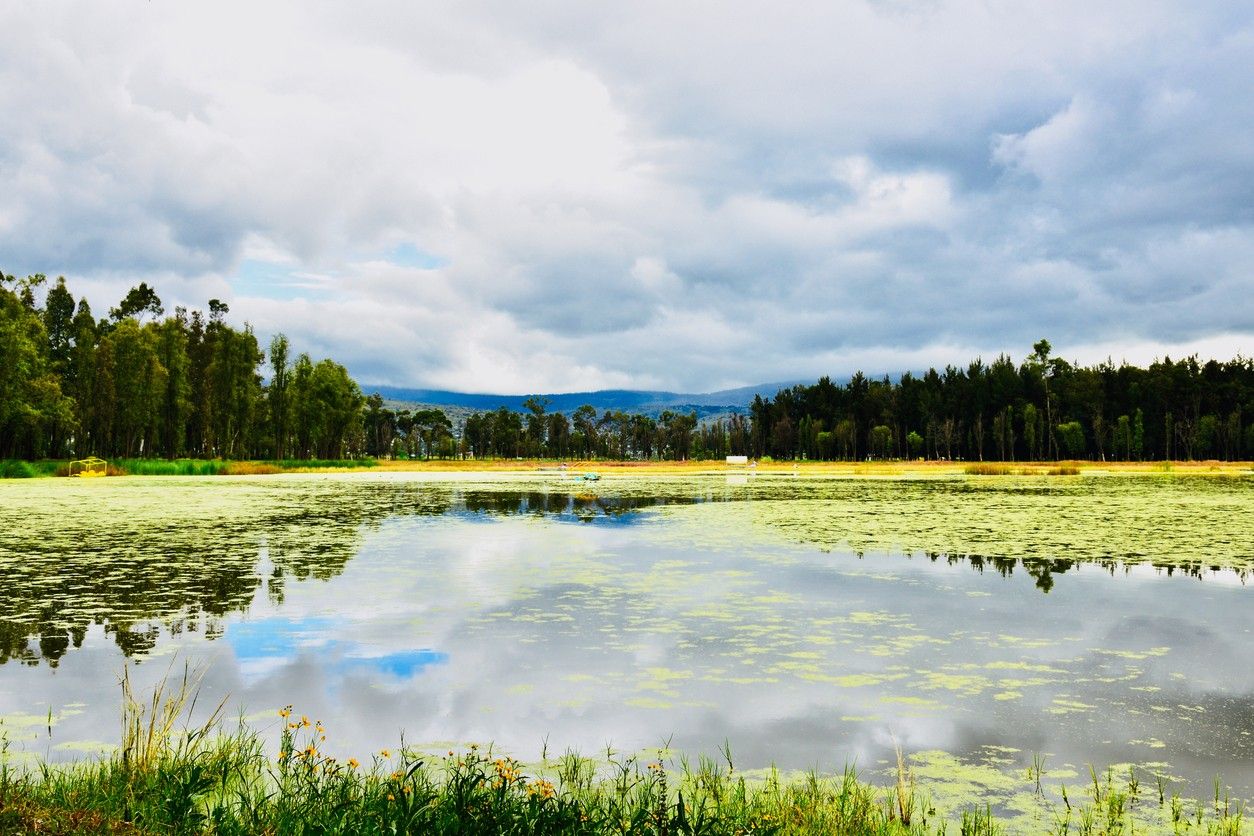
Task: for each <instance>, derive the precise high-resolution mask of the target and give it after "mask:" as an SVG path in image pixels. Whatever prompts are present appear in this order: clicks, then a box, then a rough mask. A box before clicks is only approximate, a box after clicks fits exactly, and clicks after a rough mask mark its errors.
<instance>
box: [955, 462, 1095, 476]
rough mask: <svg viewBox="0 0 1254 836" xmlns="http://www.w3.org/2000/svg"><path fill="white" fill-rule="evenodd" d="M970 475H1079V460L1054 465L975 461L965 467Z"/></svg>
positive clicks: (964, 470)
mask: <svg viewBox="0 0 1254 836" xmlns="http://www.w3.org/2000/svg"><path fill="white" fill-rule="evenodd" d="M962 472H963V473H965V474H967V475H968V476H1079V475H1080V465H1079V463H1078V462H1059V463H1058V464H1056V465H1054V466H1052V467H1032V466H1016V465H1010V464H1005V463H1003V462H974V463H972V464H968V465H966V466H965V467H963V469H962Z"/></svg>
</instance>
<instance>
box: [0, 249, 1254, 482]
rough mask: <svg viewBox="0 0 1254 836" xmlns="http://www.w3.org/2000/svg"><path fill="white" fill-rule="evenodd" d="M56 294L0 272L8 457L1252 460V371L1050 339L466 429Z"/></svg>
mask: <svg viewBox="0 0 1254 836" xmlns="http://www.w3.org/2000/svg"><path fill="white" fill-rule="evenodd" d="M48 284H49V283H48V280H47V278H46V277H45V276H43V275H41V274H36V275H33V276H27V277H26V278H25V279H20V280H19V279H17V278H15V277H13V276H6V275H4V274H3V273H0V458H28V459H34V458H68V457H81V456H87V455H99V456H103V457H106V458H108V457H141V456H144V457H158V456H159V457H166V458H176V457H183V456H190V457H207V458H231V459H241V458H275V459H302V458H346V457H357V456H375V457H395V456H402V457H410V458H454V457H462V458H465V457H473V458H518V457H534V458H540V457H543V458H573V459H594V458H603V459H640V460H649V459H675V460H679V459H715V458H722V457H723V456H726V455H747V456H752V457H756V458H761V457H765V456H771V457H774V458H778V459H814V460H838V459H843V460H862V459H867V458H881V459H887V458H930V459H965V460H973V461H982V460H1000V461H1009V460H1056V459H1081V458H1090V459H1114V460H1141V459H1196V458H1215V459H1242V458H1254V361H1251V360H1249V359H1246V358H1242V357H1237V358H1235V359H1233V360H1231V361H1228V362H1217V361H1214V360H1211V361H1208V362H1206V363H1201V362H1200V361H1199V360H1198V359H1197V358H1196V357H1189V358H1186V359H1183V360H1180V361H1175V362H1173V361H1172V360H1171V359H1170V358H1167V359H1163V360H1160V361H1156V362H1155V363H1153V364H1151V365H1150V366H1149V367H1148V368H1139V367H1137V366H1132V365H1129V364H1126V363H1124V364H1121V365H1119V366H1115V365H1114V364H1112V363H1110V362H1106V363H1101V364H1098V365H1095V366H1091V367H1085V366H1080V365H1074V364H1071V363H1068V362H1067V361H1065V360H1063V359H1061V358H1059V357H1056V356H1054V355H1053V353H1052V347H1051V346H1050V344H1049V342H1048V341H1046V340H1041V341H1040V342H1038V343H1037V344H1036V345H1035V346H1033V351H1032V353H1031V354H1030V355H1029V356H1028V357H1027V358H1025V359H1024V360H1023V361H1022V362H1021V363H1019V364H1018V365H1016V364H1015V363H1014V362H1013V361H1011V359H1010V358H1009V357H1008V356H1005V355H1002V356H1000V357H998V358H997V359H996V360H995V361H993V362H992V363H991V364H987V365H986V364H985V363H983V362H982V361H981V360H979V359H977V360H975V361H973V362H971V363H970V364H968V365H967V367H966V368H965V369H964V368H958V367H954V366H947V367H946V368H945V369H944V370H943V371H937V370H936V369H929V370H928V371H927V373H926V374H923V375H921V376H916V375H914V374H911V373H906V374H903V375H902V376H901V378H900V379H899V380H897V381H896V382H894V381H892V380H891V379H890V378H888V377H884V378H882V379H879V380H872V379H869V378H867V377H866V376H865V375H863V374H862V373H861V372H859V373H858V374H855V375H854V376H853V377H852V378H851V379H850V380H849V381H848V383H845V384H843V385H842V384H837V383H834V382H833V381H832V380H831V379H830V378H828V377H824V378H822V379H820V380H819V381H818V382H817V383H815V384H813V385H811V386H800V385H799V386H794V387H792V388H789V389H784V390H781V391H780V392H778V393H777V394H776V395H775V397H773V398H762V397H760V396H759V397H755V398H754V400H753V403H752V404H751V405H750V406H749V409H748V414H747V415H740V414H732V415H729V416H727V417H725V418H720V419H718V420H714V421H705V422H701V421H699V420H698V418H697V415H696V413H695V412H692V413H685V412H681V411H673V410H668V411H663V412H662V413H661V414H660V415H658V416H657V417H653V416H650V415H644V414H639V413H629V412H624V411H621V410H606V411H604V412H602V413H600V414H598V412H597V410H596V409H595V408H594V407H592V406H589V405H584V406H581V407H579V408H578V409H576V410H575V411H574V412H572V413H570V414H569V415H568V414H566V413H563V412H557V411H552V412H551V411H549V409H548V407H549V402H548V401H547V400H546V399H544V398H541V397H532V398H529V399H528V400H527V401H525V404H524V406H525V411H523V412H515V411H512V410H509V409H507V408H505V407H501V408H499V409H497V410H495V411H490V412H477V413H473V414H471V415H469V416H468V417H466V419H465V420H464V421H463V422H462V423H461V425H460V426H457V425H455V424H454V422H453V421H452V420H450V418H449V417H448V415H447V414H445V412H444V411H443V410H440V409H422V408H420V409H416V410H403V409H402V410H393V409H389V408H387V407H385V406H384V401H383V399H382V398H381V397H380V396H379V395H378V394H374V395H371V396H369V397H364V396H363V395H362V392H361V389H360V387H359V386H358V385H357V383H356V382H355V381H354V380H353V379H352V378H351V377H350V376H349V374H348V372H347V371H346V370H345V368H344V367H343V366H341V365H339V364H338V363H335V362H333V361H331V360H329V359H323V360H319V361H317V362H314V361H313V360H312V359H311V358H310V357H309V355H308V354H299V355H297V356H296V357H295V358H293V357H292V356H291V354H292V352H291V348H290V345H289V343H288V340H287V338H286V337H285V336H283V335H282V334H278V335H276V336H275V337H274V338H273V339H272V340H271V341H270V344H269V347H268V351H263V350H262V349H261V346H260V345H259V344H258V341H257V338H256V336H255V335H254V334H253V332H252V329H251V328H250V327H249V326H248V325H245V326H244V327H243V328H242V329H237V328H234V327H232V326H230V325H229V324H227V322H226V319H225V317H226V314H227V313H229V308H228V307H227V305H226V304H224V303H222V302H220V301H218V300H216V299H211V300H209V304H208V313H207V314H206V313H203V312H201V311H199V310H193V311H188V310H186V309H184V308H181V307H180V308H175V310H174V313H173V315H170V316H166V315H165V310H164V308H163V306H162V303H161V300H160V298H159V297H158V296H157V294H156V292H155V290H153V289H152V288H151V287H149V286H148V285H147V284H146V283H141V284H139V285H137V286H136V287H134V288H132V289H131V290H130V292H128V293H127V294H126V296H125V297H124V298H123V299H122V300H121V301H120V302H119V303H118V305H117V307H114V308H111V309H110V310H109V313H108V316H107V317H103V318H99V319H97V318H96V317H95V316H94V315H93V313H92V310H91V307H90V305H89V304H88V302H87V299H86V298H81V299H78V300H75V298H74V296H73V295H72V294H71V293H70V291H69V289H68V288H67V287H66V283H65V279H64V278H60V279H58V280H57V281H56V282H55V283H52V284H51V286H50V287H47V288H46V292H44V293H43V297H44V298H43V301H42V304H40V303H39V302H38V301H37V298H38V293H37V292H38V291H41V290H43V289H44V288H45V287H46V286H47V285H48ZM263 374H268V379H265V378H263Z"/></svg>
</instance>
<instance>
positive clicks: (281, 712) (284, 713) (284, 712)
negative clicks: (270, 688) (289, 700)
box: [279, 705, 292, 719]
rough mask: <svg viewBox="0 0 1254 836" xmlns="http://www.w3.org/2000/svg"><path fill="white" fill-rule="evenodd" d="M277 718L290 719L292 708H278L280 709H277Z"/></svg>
mask: <svg viewBox="0 0 1254 836" xmlns="http://www.w3.org/2000/svg"><path fill="white" fill-rule="evenodd" d="M279 716H280V717H282V718H284V719H287V718H288V717H291V716H292V707H291V706H290V705H289V706H288V707H287V708H280V709H279Z"/></svg>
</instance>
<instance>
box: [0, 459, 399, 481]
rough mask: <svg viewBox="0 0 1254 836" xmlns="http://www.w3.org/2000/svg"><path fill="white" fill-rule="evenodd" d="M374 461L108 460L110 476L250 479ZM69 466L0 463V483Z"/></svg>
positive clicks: (49, 461)
mask: <svg viewBox="0 0 1254 836" xmlns="http://www.w3.org/2000/svg"><path fill="white" fill-rule="evenodd" d="M378 464H379V463H378V461H377V460H375V459H281V460H269V461H228V460H226V459H136V458H122V459H110V460H109V465H108V471H107V472H108V475H109V476H253V475H259V474H266V473H284V472H289V471H295V472H301V471H308V470H330V469H340V470H348V469H353V468H361V467H377V466H378ZM69 475H70V469H69V462H67V461H59V460H54V459H43V460H39V461H23V460H21V459H4V460H0V479H30V478H33V477H36V476H69Z"/></svg>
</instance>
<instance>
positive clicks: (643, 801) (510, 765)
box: [0, 670, 1249, 836]
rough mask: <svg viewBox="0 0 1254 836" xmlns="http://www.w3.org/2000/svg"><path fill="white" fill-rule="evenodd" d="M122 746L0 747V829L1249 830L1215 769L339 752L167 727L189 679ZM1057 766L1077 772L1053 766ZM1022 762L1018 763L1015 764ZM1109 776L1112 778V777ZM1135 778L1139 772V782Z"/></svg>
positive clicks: (991, 761) (282, 733) (174, 686)
mask: <svg viewBox="0 0 1254 836" xmlns="http://www.w3.org/2000/svg"><path fill="white" fill-rule="evenodd" d="M123 689H124V700H123V727H124V729H125V734H124V737H123V742H122V745H121V746H120V747H119V748H118V749H116V750H115V751H113V752H111V753H108V754H105V755H98V756H96V757H93V758H89V759H86V760H82V761H78V762H76V763H73V764H70V765H66V766H50V765H47V764H35V765H33V766H32V765H27V766H22V765H20V764H18V765H15V764H12V763H10V758H9V755H8V751H7V747H6V748H5V749H4V750H3V751H2V752H0V831H3V832H6V833H9V832H66V833H68V832H113V833H134V834H146V833H169V832H178V833H198V832H199V833H215V834H236V833H239V834H247V833H303V832H320V833H343V834H357V833H361V834H367V833H385V832H386V833H397V834H402V833H404V834H419V833H421V834H427V833H450V834H451V833H506V832H508V833H536V834H547V833H554V834H557V833H563V834H565V833H584V834H603V833H616V834H621V833H640V834H697V833H709V834H730V833H745V834H747V833H778V834H793V833H795V834H829V833H840V834H853V836H859V835H860V834H866V835H867V836H871V834H876V835H878V836H890V835H893V834H902V836H904V834H916V835H917V836H925V835H926V834H944V833H948V832H951V828H953V829H956V830H957V831H958V832H960V833H962V834H970V836H993V834H1002V833H1011V832H1017V833H1051V834H1059V835H1060V836H1063V835H1064V834H1070V833H1073V832H1076V833H1091V834H1096V833H1101V834H1109V836H1115V835H1116V834H1125V833H1126V834H1129V835H1130V834H1133V833H1137V832H1140V833H1146V832H1151V833H1152V832H1164V833H1215V834H1234V836H1239V835H1240V834H1242V833H1246V832H1249V830H1248V828H1247V826H1246V821H1245V817H1244V812H1243V810H1242V808H1241V806H1240V805H1239V804H1237V803H1234V802H1233V801H1232V800H1230V799H1229V798H1228V797H1227V796H1226V794H1225V793H1224V791H1223V788H1222V785H1221V784H1220V783H1219V782H1218V781H1216V783H1215V790H1214V798H1213V799H1212V800H1209V801H1185V800H1183V799H1182V798H1181V797H1180V795H1179V794H1178V793H1176V792H1175V791H1173V790H1172V788H1171V782H1170V780H1169V779H1167V778H1166V777H1165V776H1163V775H1161V774H1153V775H1150V774H1138V773H1137V771H1136V769H1135V768H1131V767H1129V768H1127V769H1126V770H1122V769H1121V770H1120V771H1119V772H1118V773H1117V772H1116V769H1115V768H1114V767H1112V768H1110V769H1108V770H1106V771H1105V772H1103V773H1098V772H1097V771H1096V770H1094V769H1092V768H1091V767H1090V768H1089V770H1088V773H1089V783H1088V784H1087V785H1083V784H1081V785H1077V784H1074V783H1073V784H1072V786H1071V788H1070V790H1069V789H1068V787H1067V785H1066V784H1065V783H1061V782H1060V781H1055V780H1054V779H1053V777H1052V773H1051V771H1050V770H1047V769H1046V758H1045V756H1044V755H1041V754H1033V756H1032V760H1031V763H1030V765H1029V766H1028V768H1027V770H1026V777H1017V776H1016V774H1015V770H1013V769H1010V768H1007V765H1008V764H1012V763H1013V762H1014V760H1015V758H1014V750H1010V749H1004V748H1002V749H1000V750H998V749H996V748H990V749H989V750H988V757H987V760H986V762H984V763H980V764H971V763H965V762H962V761H959V760H956V759H954V758H952V757H951V756H948V755H945V754H944V753H936V752H923V753H919V754H918V755H916V756H913V757H910V756H907V755H906V754H904V753H903V751H902V750H901V749H900V748H899V747H898V748H897V749H896V759H895V763H894V764H892V765H891V766H888V767H886V768H884V769H882V770H878V771H875V772H871V773H865V772H864V773H861V774H860V773H858V772H856V771H855V770H853V769H852V768H846V769H845V770H843V772H838V773H835V774H824V773H820V772H818V771H817V770H811V771H808V772H803V773H781V772H780V771H778V770H776V769H774V768H771V769H767V770H751V771H749V772H744V771H738V770H737V766H736V762H735V759H734V758H733V755H732V751H731V748H730V746H727V745H725V746H724V747H723V748H722V749H721V751H720V752H719V755H718V756H717V757H713V758H711V757H705V756H702V757H699V758H697V759H696V760H695V762H694V761H693V760H691V759H689V758H688V757H686V756H683V755H676V754H675V753H673V752H671V751H670V750H669V749H667V748H663V749H659V750H656V752H654V753H651V754H648V755H645V754H643V753H642V754H634V755H633V754H616V753H614V752H613V751H612V750H611V749H608V748H607V750H606V752H605V754H604V756H603V757H602V758H599V759H592V758H587V757H582V756H580V755H578V754H576V753H573V752H568V753H566V754H563V755H560V756H557V757H550V755H549V754H548V752H547V751H546V752H544V753H543V754H542V756H541V758H540V759H539V760H538V761H537V762H534V763H529V764H527V763H522V762H520V761H518V760H516V759H514V758H512V757H509V756H508V755H505V754H501V753H498V752H496V751H495V750H494V748H493V747H492V746H486V747H480V746H478V745H475V744H472V745H470V746H469V747H467V748H465V749H463V750H461V751H457V750H454V749H449V750H448V751H447V752H446V753H439V754H435V753H431V752H429V751H426V750H423V749H416V748H412V747H406V746H404V745H401V746H398V747H396V748H394V749H393V748H385V749H381V750H377V751H375V752H373V753H372V754H369V755H363V756H362V757H360V758H358V757H356V756H348V757H344V758H336V757H334V756H332V755H330V754H328V753H327V751H326V747H327V745H328V744H327V738H328V735H329V734H330V731H329V729H328V727H327V726H326V725H324V723H323V722H322V721H321V720H311V719H310V717H309V716H307V715H299V714H297V713H296V712H295V711H294V709H293V707H292V706H290V705H289V706H287V707H285V708H283V709H281V710H280V711H279V712H278V715H279V716H278V720H279V723H278V725H279V739H278V746H277V751H276V750H275V749H272V748H270V747H269V746H268V745H267V741H266V740H264V739H263V737H262V736H261V734H260V733H259V732H258V731H256V730H255V729H254V728H253V727H250V726H247V725H245V724H243V723H240V724H239V725H238V726H236V727H234V728H232V729H226V728H224V726H223V724H222V721H221V713H220V706H219V709H218V710H214V711H212V712H211V713H210V715H209V717H208V719H206V720H203V721H200V722H198V723H196V724H194V725H187V724H186V721H185V724H184V725H181V726H180V725H179V720H180V718H183V717H185V716H186V714H187V713H188V712H189V711H190V710H191V707H192V706H193V705H194V704H195V702H196V697H197V693H196V688H195V678H194V677H193V676H191V675H190V674H189V673H188V672H187V671H186V670H185V671H184V674H183V676H182V678H181V680H173V681H162V682H161V683H160V684H159V685H158V686H157V687H156V689H155V690H154V692H153V693H152V694H151V696H149V697H145V698H143V699H136V697H135V696H134V695H133V694H132V693H131V691H130V686H129V678H128V677H126V676H125V675H124V677H123ZM1058 773H1059V777H1060V778H1063V779H1065V778H1068V777H1074V776H1075V775H1076V774H1077V773H1076V772H1075V771H1074V770H1069V769H1066V768H1064V769H1061V770H1058ZM1020 775H1022V773H1020ZM1117 775H1118V777H1116V776H1117ZM1149 779H1152V780H1153V785H1152V786H1151V785H1148V784H1145V783H1143V781H1147V780H1149Z"/></svg>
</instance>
